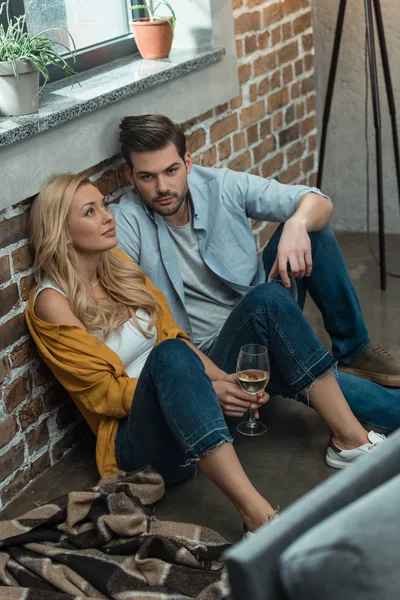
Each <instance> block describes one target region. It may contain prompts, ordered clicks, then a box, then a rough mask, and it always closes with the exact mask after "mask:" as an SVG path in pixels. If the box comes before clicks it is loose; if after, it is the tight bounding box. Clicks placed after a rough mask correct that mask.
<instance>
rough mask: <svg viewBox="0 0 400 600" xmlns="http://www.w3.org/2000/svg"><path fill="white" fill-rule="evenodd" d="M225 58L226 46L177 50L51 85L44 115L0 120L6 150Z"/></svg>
mask: <svg viewBox="0 0 400 600" xmlns="http://www.w3.org/2000/svg"><path fill="white" fill-rule="evenodd" d="M224 55H225V49H224V48H221V47H217V48H211V47H210V48H203V49H201V50H173V51H172V52H171V55H170V57H169V58H168V59H164V60H143V59H142V58H140V56H139V55H138V54H135V55H132V56H129V57H125V58H123V59H120V60H116V61H114V62H112V63H109V64H107V65H104V66H102V67H98V68H96V69H91V70H90V71H87V72H86V73H84V74H82V75H80V77H79V82H80V84H81V85H80V86H79V85H75V86H74V87H73V88H71V87H70V86H69V85H66V83H65V81H60V82H56V83H53V84H50V85H48V86H47V88H46V89H45V91H44V93H43V94H42V96H41V98H40V108H39V112H37V113H35V114H32V115H26V116H22V117H9V118H6V117H0V147H1V146H7V145H10V144H13V143H15V142H19V141H21V140H24V139H26V138H30V137H32V136H34V135H36V134H38V133H41V132H43V131H46V130H48V129H51V128H53V127H57V126H58V125H62V124H63V123H66V122H68V121H71V120H73V119H75V118H77V117H80V116H81V115H84V114H88V113H91V112H93V111H95V110H97V109H99V108H102V107H104V106H107V105H109V104H112V103H114V102H117V101H119V100H122V99H124V98H128V97H131V96H133V95H134V94H137V93H139V92H143V91H146V90H148V89H150V88H152V87H154V86H156V85H158V84H160V83H164V82H168V81H171V80H173V79H175V78H177V77H181V76H182V75H187V74H189V73H191V72H193V71H196V70H199V69H201V68H203V67H207V66H209V65H212V64H214V63H217V62H218V61H220V60H222V59H223V57H224Z"/></svg>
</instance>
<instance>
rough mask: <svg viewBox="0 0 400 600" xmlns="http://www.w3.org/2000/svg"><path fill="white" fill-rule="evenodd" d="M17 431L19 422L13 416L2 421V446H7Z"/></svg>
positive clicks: (0, 425)
mask: <svg viewBox="0 0 400 600" xmlns="http://www.w3.org/2000/svg"><path fill="white" fill-rule="evenodd" d="M16 433H17V424H16V422H15V418H14V417H13V416H9V417H7V418H6V419H4V420H3V421H1V423H0V448H4V446H7V444H9V443H10V442H11V440H12V439H13V437H14V435H15V434H16Z"/></svg>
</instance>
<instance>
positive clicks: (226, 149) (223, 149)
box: [218, 138, 232, 161]
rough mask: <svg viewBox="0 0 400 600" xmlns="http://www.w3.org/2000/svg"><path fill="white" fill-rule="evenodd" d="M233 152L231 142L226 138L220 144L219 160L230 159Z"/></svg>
mask: <svg viewBox="0 0 400 600" xmlns="http://www.w3.org/2000/svg"><path fill="white" fill-rule="evenodd" d="M231 152H232V148H231V141H230V139H229V138H226V139H225V140H223V141H222V142H220V143H219V144H218V160H220V161H222V160H225V159H226V158H228V156H230V154H231Z"/></svg>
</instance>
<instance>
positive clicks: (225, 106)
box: [215, 102, 229, 117]
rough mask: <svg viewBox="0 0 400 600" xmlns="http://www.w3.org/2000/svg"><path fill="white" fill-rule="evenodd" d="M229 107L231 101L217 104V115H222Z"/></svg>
mask: <svg viewBox="0 0 400 600" xmlns="http://www.w3.org/2000/svg"><path fill="white" fill-rule="evenodd" d="M228 108H229V102H224V103H223V104H220V105H219V106H217V107H216V108H215V116H216V117H219V116H220V115H223V114H224V113H226V112H227V110H228Z"/></svg>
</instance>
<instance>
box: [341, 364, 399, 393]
mask: <svg viewBox="0 0 400 600" xmlns="http://www.w3.org/2000/svg"><path fill="white" fill-rule="evenodd" d="M338 369H339V371H343V373H348V374H349V375H355V377H361V378H362V379H368V380H369V381H373V382H374V383H379V384H380V385H384V386H386V387H393V388H399V387H400V375H382V373H371V372H370V371H361V369H351V368H349V367H346V366H342V365H338Z"/></svg>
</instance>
